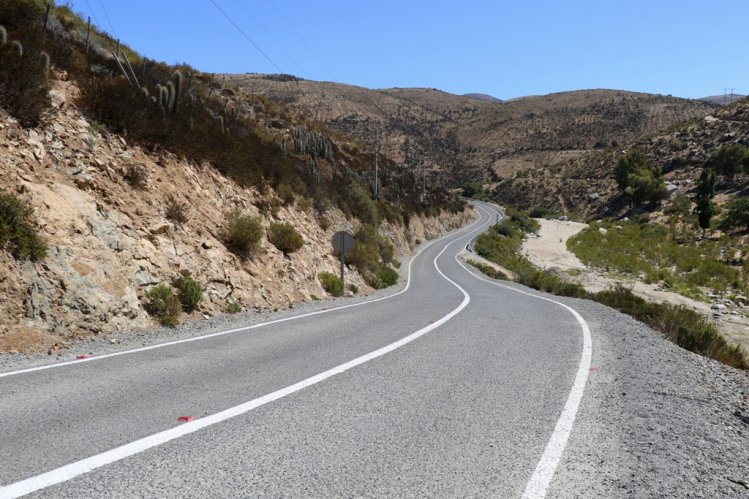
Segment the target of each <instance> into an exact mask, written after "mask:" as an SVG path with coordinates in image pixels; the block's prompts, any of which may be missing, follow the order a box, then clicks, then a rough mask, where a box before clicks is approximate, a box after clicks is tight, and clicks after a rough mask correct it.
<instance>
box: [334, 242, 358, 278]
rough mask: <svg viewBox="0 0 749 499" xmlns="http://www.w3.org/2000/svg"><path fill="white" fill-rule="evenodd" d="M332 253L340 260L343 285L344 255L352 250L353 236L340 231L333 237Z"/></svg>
mask: <svg viewBox="0 0 749 499" xmlns="http://www.w3.org/2000/svg"><path fill="white" fill-rule="evenodd" d="M332 242H333V253H334V254H336V255H338V256H339V257H340V258H341V284H343V266H344V264H345V261H346V255H347V254H349V253H351V251H352V250H353V249H354V236H352V235H351V234H349V233H348V232H346V231H345V230H342V231H340V232H336V233H335V235H334V236H333V241H332Z"/></svg>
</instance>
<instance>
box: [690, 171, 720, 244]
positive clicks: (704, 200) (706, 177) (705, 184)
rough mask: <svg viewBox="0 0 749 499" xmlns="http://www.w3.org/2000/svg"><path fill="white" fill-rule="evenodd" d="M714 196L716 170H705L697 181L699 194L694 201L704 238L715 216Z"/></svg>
mask: <svg viewBox="0 0 749 499" xmlns="http://www.w3.org/2000/svg"><path fill="white" fill-rule="evenodd" d="M714 196H715V170H713V169H712V168H704V169H703V170H702V174H701V175H700V179H699V180H698V181H697V192H696V195H695V199H694V202H695V203H696V204H697V206H696V207H695V209H694V212H695V213H696V214H697V220H698V222H699V224H700V228H701V229H702V235H703V237H704V235H705V231H706V230H707V229H709V228H710V220H711V219H712V218H713V215H714V214H715V203H714V202H713V197H714Z"/></svg>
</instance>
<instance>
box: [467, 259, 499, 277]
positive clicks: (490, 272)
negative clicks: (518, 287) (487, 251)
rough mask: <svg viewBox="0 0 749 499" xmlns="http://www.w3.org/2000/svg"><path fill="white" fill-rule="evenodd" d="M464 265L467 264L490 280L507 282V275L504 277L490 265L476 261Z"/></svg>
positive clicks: (469, 261)
mask: <svg viewBox="0 0 749 499" xmlns="http://www.w3.org/2000/svg"><path fill="white" fill-rule="evenodd" d="M466 263H468V264H469V265H473V266H474V267H476V268H477V269H479V270H480V271H481V272H482V273H483V274H485V275H487V276H489V277H491V278H492V279H500V280H502V281H506V280H508V278H507V275H505V273H504V272H500V271H499V270H497V269H495V268H494V267H492V266H491V265H487V264H485V263H481V262H479V261H477V260H468V261H467V262H466Z"/></svg>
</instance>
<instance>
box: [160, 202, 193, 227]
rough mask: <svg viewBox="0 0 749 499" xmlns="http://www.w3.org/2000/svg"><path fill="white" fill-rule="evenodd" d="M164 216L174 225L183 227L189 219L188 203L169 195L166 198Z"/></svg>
mask: <svg viewBox="0 0 749 499" xmlns="http://www.w3.org/2000/svg"><path fill="white" fill-rule="evenodd" d="M164 216H165V217H166V219H167V220H169V221H170V222H172V223H173V224H174V225H177V226H181V225H184V224H186V223H187V221H188V220H189V219H190V205H189V204H188V203H183V202H182V201H180V200H179V199H177V197H176V196H174V195H173V194H169V195H168V196H167V197H166V206H165V207H164Z"/></svg>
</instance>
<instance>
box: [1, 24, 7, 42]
mask: <svg viewBox="0 0 749 499" xmlns="http://www.w3.org/2000/svg"><path fill="white" fill-rule="evenodd" d="M6 43H8V32H7V31H6V29H5V26H0V45H5V44H6Z"/></svg>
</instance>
